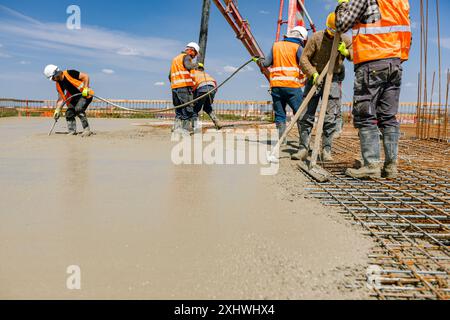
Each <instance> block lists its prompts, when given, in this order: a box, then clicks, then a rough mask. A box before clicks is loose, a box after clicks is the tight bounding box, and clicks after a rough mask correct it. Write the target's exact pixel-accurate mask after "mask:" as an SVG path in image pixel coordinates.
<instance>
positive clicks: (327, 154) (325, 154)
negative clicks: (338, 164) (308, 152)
mask: <svg viewBox="0 0 450 320" xmlns="http://www.w3.org/2000/svg"><path fill="white" fill-rule="evenodd" d="M333 160H334V159H333V156H332V155H331V149H329V148H324V149H323V151H322V161H323V162H332V161H333Z"/></svg>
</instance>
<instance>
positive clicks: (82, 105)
mask: <svg viewBox="0 0 450 320" xmlns="http://www.w3.org/2000/svg"><path fill="white" fill-rule="evenodd" d="M44 75H45V77H46V78H47V79H49V80H50V81H54V82H55V83H56V90H57V92H58V101H57V102H56V110H55V113H54V118H55V120H58V119H59V118H60V117H61V113H62V106H63V104H64V101H66V105H67V111H66V120H67V128H68V135H76V134H77V123H76V117H78V118H79V119H80V121H81V125H82V127H83V133H82V134H81V136H82V137H89V136H91V135H92V131H91V129H90V127H89V122H88V120H87V116H86V110H87V108H88V107H89V104H90V103H91V102H92V99H93V97H92V96H93V95H94V92H93V91H92V90H91V88H90V78H89V75H87V74H85V73H82V72H79V71H77V70H64V71H63V70H60V69H59V68H58V67H57V66H55V65H52V64H50V65H48V66H46V67H45V69H44ZM74 95H77V96H75V97H73V98H71V97H72V96H74Z"/></svg>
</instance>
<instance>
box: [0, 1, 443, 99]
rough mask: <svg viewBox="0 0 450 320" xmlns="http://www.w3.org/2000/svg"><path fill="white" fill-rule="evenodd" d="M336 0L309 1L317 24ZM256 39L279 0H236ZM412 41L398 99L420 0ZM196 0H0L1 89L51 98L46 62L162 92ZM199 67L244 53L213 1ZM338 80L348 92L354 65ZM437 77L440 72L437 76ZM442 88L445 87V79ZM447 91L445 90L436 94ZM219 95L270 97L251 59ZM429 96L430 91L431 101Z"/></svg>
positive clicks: (138, 92)
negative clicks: (74, 20) (75, 23)
mask: <svg viewBox="0 0 450 320" xmlns="http://www.w3.org/2000/svg"><path fill="white" fill-rule="evenodd" d="M336 2H337V1H336V0H307V1H306V4H307V6H308V8H309V11H310V13H311V16H312V17H313V20H314V21H315V24H316V25H317V26H318V27H319V28H323V27H324V21H325V19H326V16H327V14H328V13H329V11H330V10H334V6H335V4H336ZM238 3H239V8H240V10H241V12H242V14H243V16H244V17H245V18H247V19H248V20H249V22H250V25H251V28H252V31H253V33H254V34H255V36H256V38H257V40H258V42H259V43H260V46H261V47H262V48H263V50H264V51H265V52H267V51H268V50H269V49H270V47H271V45H272V42H273V41H274V39H275V31H276V20H277V15H278V6H279V1H278V0H239V1H238ZM410 3H411V7H412V12H411V16H412V22H413V31H414V43H413V49H412V53H411V59H410V61H409V62H408V63H407V64H405V77H404V81H403V93H402V101H408V102H410V101H415V100H416V95H417V94H416V90H417V89H416V88H417V72H418V70H419V51H420V50H419V43H420V42H419V41H420V30H419V0H410ZM72 4H75V5H78V6H80V8H81V30H68V29H67V28H66V20H67V18H68V16H69V15H68V14H67V13H66V9H67V7H68V6H69V5H72ZM201 5H202V1H201V0H192V1H181V0H164V1H160V0H145V1H144V0H128V1H125V0H114V1H107V0H90V1H87V0H81V1H75V0H72V1H66V0H53V1H50V0H40V1H35V0H0V70H1V72H0V97H15V98H30V99H33V98H36V99H47V98H48V99H53V98H55V96H56V91H55V88H54V85H53V84H52V83H50V82H48V81H47V80H46V79H45V78H44V77H43V75H42V70H43V68H44V66H45V65H46V64H49V63H52V64H57V65H59V66H61V67H62V68H73V69H78V70H80V71H84V72H87V73H89V74H90V75H91V78H92V86H93V88H94V89H95V90H96V93H97V94H99V95H100V96H103V97H106V98H123V99H170V87H169V84H168V81H167V75H168V70H169V68H170V61H171V59H172V57H173V56H175V55H176V54H177V53H178V52H180V51H181V50H183V48H184V46H185V45H186V43H188V42H190V41H197V40H198V32H199V24H200V12H201ZM440 5H441V24H442V25H441V42H442V57H443V62H442V66H443V68H442V69H443V74H444V73H445V71H446V70H447V68H448V67H450V31H449V30H450V21H449V20H447V19H446V15H448V13H449V12H450V1H448V0H443V1H442V0H441V1H440ZM429 33H430V36H429V37H430V38H429V50H430V51H429V55H430V63H429V71H430V72H429V73H430V74H429V78H430V85H431V74H432V72H433V71H434V70H436V71H437V36H436V34H437V33H436V18H435V1H434V0H430V31H429ZM209 35H210V36H209V43H208V52H207V58H206V68H207V69H208V71H209V72H210V73H211V74H212V75H213V76H214V77H216V78H217V80H218V81H219V82H220V81H221V80H223V79H225V78H226V77H227V76H228V75H229V74H230V72H232V70H233V68H235V67H237V66H239V65H241V64H242V63H243V62H245V61H246V60H248V58H249V55H248V53H247V52H246V50H245V49H244V47H243V46H242V44H241V43H240V41H238V40H237V39H236V37H235V35H234V33H233V32H232V30H231V28H230V27H229V25H228V24H227V23H226V21H225V20H224V19H223V17H222V16H221V15H220V13H219V11H218V10H217V8H215V6H214V4H213V5H212V13H211V20H210V33H209ZM347 66H348V70H349V72H348V73H347V74H348V75H349V76H348V77H347V80H346V81H345V84H344V92H345V97H344V100H346V101H348V100H351V98H352V86H353V83H352V81H353V77H352V73H353V66H352V65H351V64H348V65H347ZM443 79H445V76H443ZM442 86H443V88H444V86H445V82H444V81H443V83H442ZM444 91H445V90H444V89H443V94H444V93H445V92H444ZM218 97H219V98H223V99H236V100H244V99H248V100H254V99H258V100H270V96H269V94H268V92H267V81H266V80H265V78H264V77H263V76H262V75H261V74H260V73H259V71H257V68H256V67H255V66H254V65H253V66H251V67H250V68H248V69H246V70H245V72H243V73H241V74H239V75H238V77H237V78H235V80H234V81H232V82H230V84H227V85H226V86H225V87H224V88H223V89H222V90H221V91H220V93H219V95H218ZM436 97H437V95H435V99H436Z"/></svg>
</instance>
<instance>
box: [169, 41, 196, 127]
mask: <svg viewBox="0 0 450 320" xmlns="http://www.w3.org/2000/svg"><path fill="white" fill-rule="evenodd" d="M199 53H200V46H199V45H198V44H197V43H195V42H191V43H188V44H187V46H186V50H185V51H184V52H182V53H180V54H179V55H178V56H176V57H175V58H174V59H173V61H172V67H171V69H170V75H169V79H170V83H171V87H172V97H173V105H174V106H175V107H176V106H180V105H184V104H187V103H189V102H190V101H192V100H193V99H194V95H193V88H194V85H195V82H194V79H193V77H192V74H191V72H192V71H193V70H195V69H197V68H198V67H199V66H201V67H203V64H201V63H196V62H194V61H193V59H194V58H195V57H197V56H198V54H199ZM175 113H176V116H175V124H174V128H173V130H174V132H177V133H182V134H189V132H192V128H191V127H190V124H191V121H192V119H193V117H194V106H193V105H188V106H185V107H183V108H179V109H176V110H175Z"/></svg>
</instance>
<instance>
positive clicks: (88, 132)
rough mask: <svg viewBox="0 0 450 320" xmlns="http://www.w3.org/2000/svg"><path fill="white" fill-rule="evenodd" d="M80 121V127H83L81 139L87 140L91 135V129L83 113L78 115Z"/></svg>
mask: <svg viewBox="0 0 450 320" xmlns="http://www.w3.org/2000/svg"><path fill="white" fill-rule="evenodd" d="M78 117H79V118H80V120H81V125H82V126H83V133H82V134H81V137H82V138H87V137H90V136H91V135H92V131H91V128H90V127H89V122H88V120H87V117H86V115H85V114H84V113H82V114H80V115H79V116H78Z"/></svg>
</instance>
